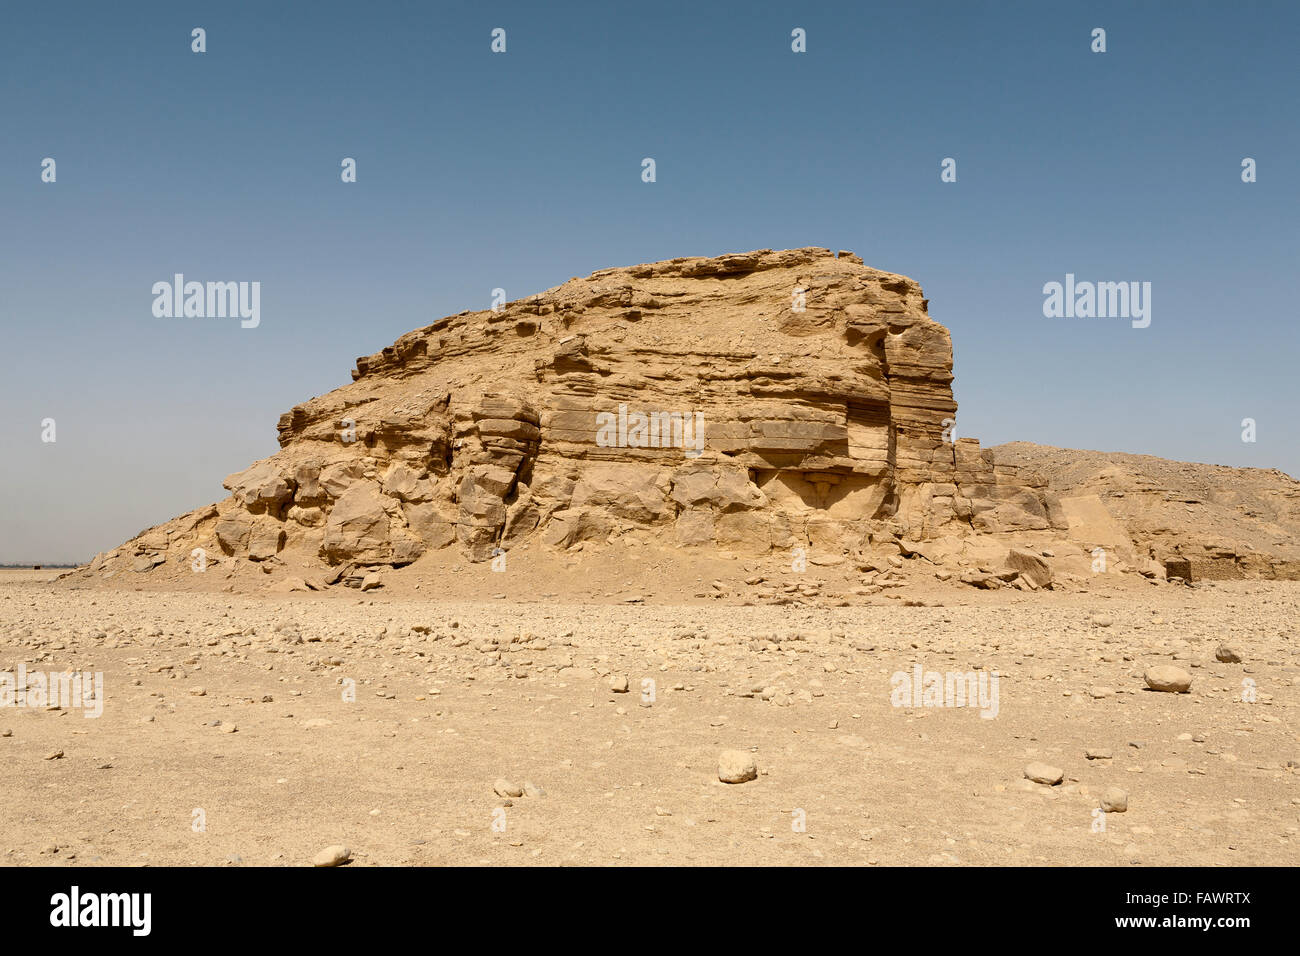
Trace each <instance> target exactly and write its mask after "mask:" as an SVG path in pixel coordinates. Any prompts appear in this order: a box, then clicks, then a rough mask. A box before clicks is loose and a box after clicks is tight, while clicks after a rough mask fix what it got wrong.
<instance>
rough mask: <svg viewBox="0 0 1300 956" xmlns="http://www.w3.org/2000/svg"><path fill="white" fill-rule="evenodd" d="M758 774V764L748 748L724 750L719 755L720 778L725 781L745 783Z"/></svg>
mask: <svg viewBox="0 0 1300 956" xmlns="http://www.w3.org/2000/svg"><path fill="white" fill-rule="evenodd" d="M757 776H758V765H757V764H756V763H755V762H754V755H753V754H752V753H750V752H749V751H747V750H724V751H722V753H721V755H720V756H719V757H718V779H719V780H721V781H722V782H723V783H744V782H745V781H747V780H753V779H754V778H755V777H757Z"/></svg>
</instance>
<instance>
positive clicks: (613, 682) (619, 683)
mask: <svg viewBox="0 0 1300 956" xmlns="http://www.w3.org/2000/svg"><path fill="white" fill-rule="evenodd" d="M627 686H628V685H627V677H625V676H620V675H611V676H610V678H609V689H610V690H611V691H613V692H614V693H615V694H626V693H627Z"/></svg>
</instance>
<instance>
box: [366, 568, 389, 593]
mask: <svg viewBox="0 0 1300 956" xmlns="http://www.w3.org/2000/svg"><path fill="white" fill-rule="evenodd" d="M383 586H384V582H383V581H381V580H380V578H379V575H378V574H376V573H375V572H373V571H371V572H370V573H369V574H367V575H366V576H365V577H363V578H362V579H361V590H363V591H373V590H374V589H375V588H382V587H383Z"/></svg>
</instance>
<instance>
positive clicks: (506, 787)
mask: <svg viewBox="0 0 1300 956" xmlns="http://www.w3.org/2000/svg"><path fill="white" fill-rule="evenodd" d="M492 790H493V792H494V793H496V795H497V796H498V797H522V796H523V795H524V788H523V786H522V785H521V784H518V783H515V782H514V781H512V780H507V779H506V778H505V777H498V778H497V782H496V783H494V784H492Z"/></svg>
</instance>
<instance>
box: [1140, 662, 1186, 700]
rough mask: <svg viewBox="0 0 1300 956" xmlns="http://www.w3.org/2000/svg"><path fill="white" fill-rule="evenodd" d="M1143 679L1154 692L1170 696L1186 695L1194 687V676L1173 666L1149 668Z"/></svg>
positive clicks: (1164, 665)
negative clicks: (1162, 692)
mask: <svg viewBox="0 0 1300 956" xmlns="http://www.w3.org/2000/svg"><path fill="white" fill-rule="evenodd" d="M1143 679H1144V680H1145V681H1146V682H1147V686H1148V687H1150V688H1151V689H1152V690H1158V691H1164V692H1166V693H1170V694H1185V693H1187V691H1189V690H1190V689H1191V687H1192V675H1191V674H1189V673H1187V671H1185V670H1183V669H1182V668H1181V667H1175V666H1174V665H1173V664H1157V665H1155V666H1154V667H1148V668H1147V670H1146V673H1145V674H1143Z"/></svg>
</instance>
